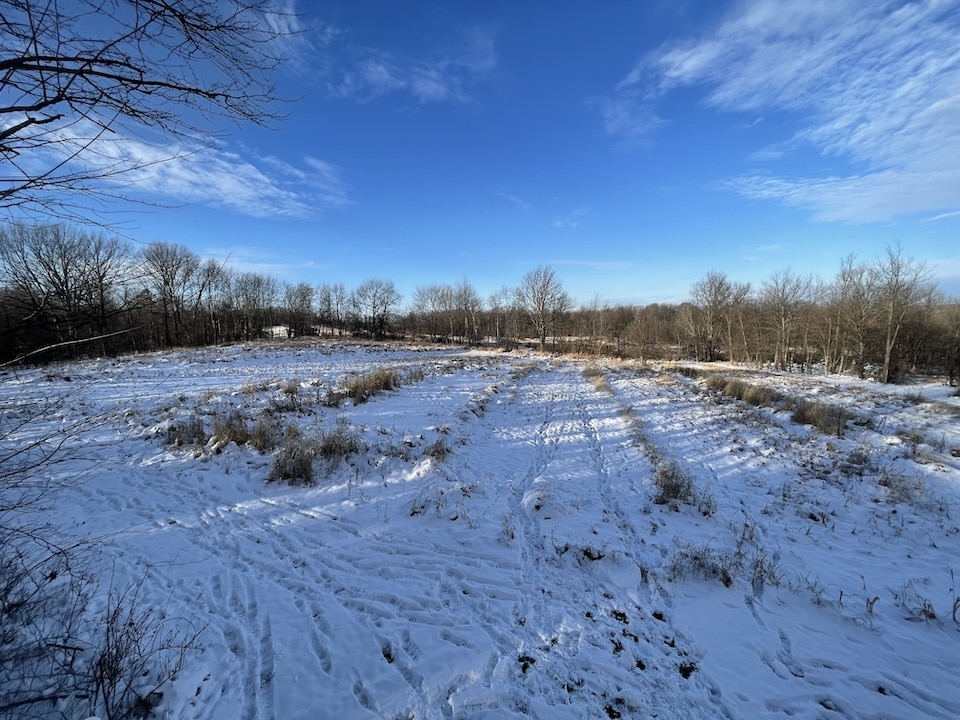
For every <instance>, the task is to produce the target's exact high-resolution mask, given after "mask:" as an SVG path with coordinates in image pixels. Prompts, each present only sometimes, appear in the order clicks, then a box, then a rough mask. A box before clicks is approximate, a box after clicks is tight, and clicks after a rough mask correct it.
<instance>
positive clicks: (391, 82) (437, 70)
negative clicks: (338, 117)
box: [322, 28, 498, 104]
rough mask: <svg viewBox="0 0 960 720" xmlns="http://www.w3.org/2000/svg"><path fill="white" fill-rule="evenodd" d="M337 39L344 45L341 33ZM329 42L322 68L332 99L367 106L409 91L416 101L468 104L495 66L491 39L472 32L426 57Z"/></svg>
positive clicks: (477, 30)
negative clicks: (471, 94) (406, 55)
mask: <svg viewBox="0 0 960 720" xmlns="http://www.w3.org/2000/svg"><path fill="white" fill-rule="evenodd" d="M338 39H339V40H341V41H343V42H346V40H347V36H346V35H344V36H342V37H340V38H338ZM343 42H331V43H330V47H329V48H328V53H327V55H326V59H325V62H324V63H323V65H324V69H323V71H322V74H323V76H324V79H325V82H326V86H327V89H328V91H329V93H330V94H331V95H332V96H334V97H344V98H352V99H354V100H357V101H359V102H369V101H371V100H374V99H376V98H379V97H383V96H385V95H390V94H393V93H408V94H410V95H412V96H413V97H414V98H415V99H416V100H417V101H418V102H419V103H422V104H427V103H438V102H469V101H470V100H471V96H470V87H471V86H472V85H473V84H475V83H476V82H477V81H479V80H480V79H482V78H483V77H484V76H485V75H487V74H488V73H489V72H491V71H492V70H493V69H494V68H495V67H496V65H497V61H498V57H497V51H496V47H495V44H494V40H493V36H492V34H491V33H489V32H488V31H486V30H483V29H479V28H475V29H473V30H470V31H469V32H466V33H463V34H462V35H460V36H459V37H458V38H457V41H456V42H455V44H454V47H452V48H448V49H446V50H445V51H443V52H438V53H436V54H434V55H433V56H431V57H427V58H411V57H403V56H400V55H397V54H394V53H389V52H386V51H383V50H379V49H375V48H370V47H341V45H342V44H343Z"/></svg>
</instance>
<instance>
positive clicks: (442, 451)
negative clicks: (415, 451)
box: [423, 437, 452, 462]
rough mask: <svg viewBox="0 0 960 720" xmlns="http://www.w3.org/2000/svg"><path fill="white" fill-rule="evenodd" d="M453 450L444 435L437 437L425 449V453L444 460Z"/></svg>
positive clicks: (440, 460)
mask: <svg viewBox="0 0 960 720" xmlns="http://www.w3.org/2000/svg"><path fill="white" fill-rule="evenodd" d="M451 452H452V450H450V446H449V445H447V443H446V442H445V441H444V439H443V438H442V437H440V438H437V439H436V440H435V441H434V442H432V443H431V444H430V445H427V447H426V448H424V450H423V454H424V455H426V456H427V457H429V458H433V459H434V460H436V461H438V462H443V461H444V460H445V459H446V458H447V455H449V454H450V453H451Z"/></svg>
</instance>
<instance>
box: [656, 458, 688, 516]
mask: <svg viewBox="0 0 960 720" xmlns="http://www.w3.org/2000/svg"><path fill="white" fill-rule="evenodd" d="M654 482H655V483H656V486H657V496H656V497H655V498H654V500H653V501H654V502H655V503H656V504H657V505H666V504H667V503H669V502H671V501H672V500H679V501H680V502H687V501H689V500H690V499H691V498H692V497H693V479H692V478H691V477H690V476H689V475H687V474H686V473H685V472H683V470H681V469H680V467H679V466H678V465H677V464H676V463H675V462H673V461H669V460H668V461H664V462H661V463H659V464H658V465H657V468H656V476H655V478H654Z"/></svg>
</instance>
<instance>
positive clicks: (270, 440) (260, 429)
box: [247, 417, 277, 453]
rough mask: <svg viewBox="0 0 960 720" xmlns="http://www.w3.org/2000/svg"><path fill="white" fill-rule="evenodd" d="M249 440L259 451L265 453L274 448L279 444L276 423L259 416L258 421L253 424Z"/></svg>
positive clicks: (251, 445)
mask: <svg viewBox="0 0 960 720" xmlns="http://www.w3.org/2000/svg"><path fill="white" fill-rule="evenodd" d="M247 442H248V443H249V444H250V447H252V448H254V449H255V450H257V451H258V452H262V453H264V452H267V451H268V450H273V449H274V448H275V447H276V446H277V426H276V424H275V423H274V422H273V421H271V420H267V419H265V418H263V417H258V418H257V421H256V422H255V423H254V424H253V429H252V430H251V431H250V435H249V438H248V439H247Z"/></svg>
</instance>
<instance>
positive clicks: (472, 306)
mask: <svg viewBox="0 0 960 720" xmlns="http://www.w3.org/2000/svg"><path fill="white" fill-rule="evenodd" d="M452 295H453V298H452V299H453V306H454V308H455V312H456V314H457V325H458V327H459V332H460V336H461V337H462V339H463V342H464V343H476V342H477V340H478V337H479V324H478V321H477V315H478V314H479V313H480V312H481V311H482V310H483V300H482V299H481V298H480V294H479V293H478V292H477V290H476V288H474V287H473V285H471V284H470V281H469V280H467V279H466V278H463V280H461V281H460V282H459V283H457V285H455V286H454V287H453V288H452Z"/></svg>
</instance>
